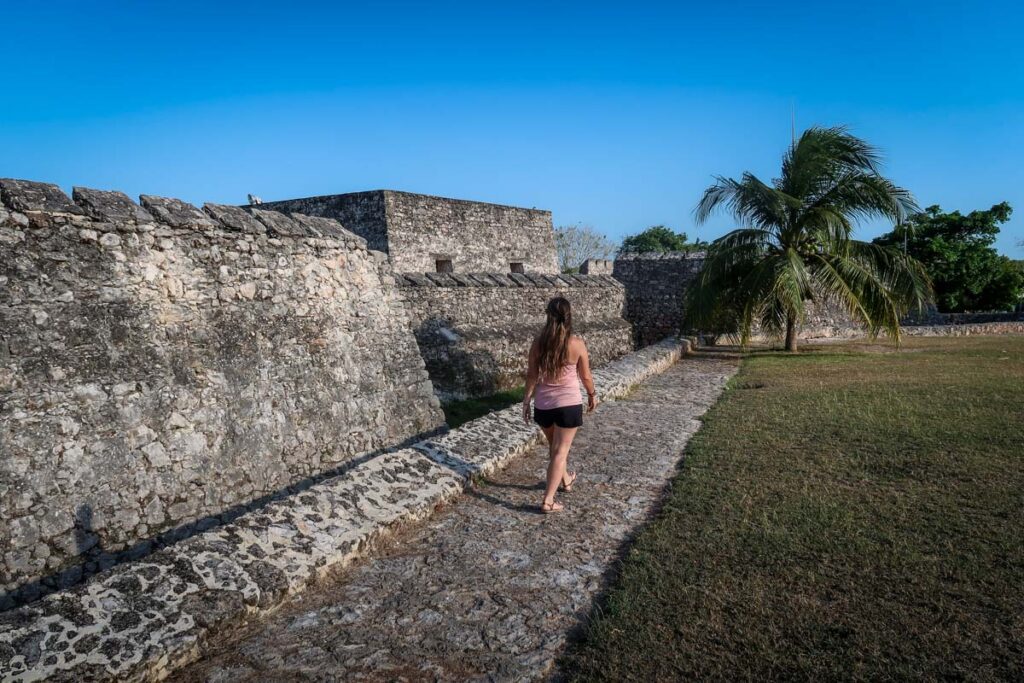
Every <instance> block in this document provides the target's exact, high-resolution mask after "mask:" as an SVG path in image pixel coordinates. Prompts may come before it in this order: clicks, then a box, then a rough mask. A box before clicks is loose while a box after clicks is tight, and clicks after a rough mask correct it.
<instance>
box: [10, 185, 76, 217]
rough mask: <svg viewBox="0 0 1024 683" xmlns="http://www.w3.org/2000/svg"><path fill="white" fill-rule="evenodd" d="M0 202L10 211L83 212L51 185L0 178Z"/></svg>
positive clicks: (57, 188)
mask: <svg viewBox="0 0 1024 683" xmlns="http://www.w3.org/2000/svg"><path fill="white" fill-rule="evenodd" d="M0 202H2V203H3V204H4V206H6V207H7V208H9V209H11V210H12V211H22V212H26V211H33V212H34V211H45V212H50V213H63V214H76V215H81V214H84V213H85V212H84V211H83V210H82V208H81V207H79V206H78V205H77V204H75V203H74V202H73V201H71V199H69V198H68V196H67V195H66V194H64V191H63V190H61V189H60V188H59V187H58V186H56V185H54V184H53V183H37V182H35V181H32V180H16V179H14V178H0Z"/></svg>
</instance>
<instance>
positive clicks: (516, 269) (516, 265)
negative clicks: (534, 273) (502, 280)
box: [508, 261, 526, 273]
mask: <svg viewBox="0 0 1024 683" xmlns="http://www.w3.org/2000/svg"><path fill="white" fill-rule="evenodd" d="M508 272H510V273H525V272H526V269H525V268H523V263H522V261H512V262H510V263H509V264H508Z"/></svg>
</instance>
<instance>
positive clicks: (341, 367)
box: [0, 180, 443, 607]
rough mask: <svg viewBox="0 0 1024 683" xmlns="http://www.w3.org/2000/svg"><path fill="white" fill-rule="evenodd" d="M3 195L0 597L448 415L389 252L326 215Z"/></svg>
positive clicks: (2, 602)
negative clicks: (396, 283) (291, 216)
mask: <svg viewBox="0 0 1024 683" xmlns="http://www.w3.org/2000/svg"><path fill="white" fill-rule="evenodd" d="M0 200H2V207H3V208H0V539H2V541H3V544H2V546H0V607H2V606H9V605H10V603H11V601H12V600H11V599H12V592H13V597H16V598H17V599H28V598H31V597H33V595H34V594H37V593H38V592H39V589H40V588H45V587H47V586H50V585H61V584H65V583H70V582H73V581H75V580H77V578H79V576H80V575H81V573H82V572H83V571H85V572H90V571H93V570H96V569H97V568H103V567H105V566H109V565H110V564H112V563H113V562H114V560H115V555H116V554H117V553H122V554H123V553H128V554H129V555H130V556H138V555H142V554H145V553H146V552H147V551H148V550H149V549H150V547H151V540H152V539H154V538H159V537H160V535H161V534H164V533H173V534H178V533H187V532H188V531H190V530H192V529H194V528H196V526H197V525H198V528H206V527H207V526H209V525H212V524H215V523H216V522H217V521H218V520H217V519H216V518H217V517H218V516H219V515H222V513H225V511H231V510H232V509H233V508H235V507H236V506H244V505H247V504H249V503H250V502H252V501H253V500H254V499H259V498H260V497H262V496H266V495H268V494H273V493H275V492H278V491H280V490H282V489H284V488H285V487H289V486H291V485H295V484H297V483H299V482H302V481H304V480H307V479H308V478H315V477H317V476H318V475H321V474H322V473H325V472H329V471H331V470H333V469H335V468H337V467H338V466H339V465H340V464H341V463H344V462H346V461H349V460H351V459H352V458H353V457H355V456H357V455H359V454H363V453H367V452H370V451H374V450H376V449H380V448H382V447H386V446H392V445H395V444H396V443H399V442H403V441H406V440H409V439H411V438H413V437H415V436H417V435H420V434H423V433H428V432H431V431H433V430H435V429H436V428H438V427H439V426H441V425H442V424H443V416H442V414H441V412H440V410H439V408H438V403H437V400H436V398H435V397H434V396H433V389H432V386H431V384H430V381H429V379H428V376H427V374H426V371H425V369H424V365H423V361H422V359H421V357H420V355H419V351H418V349H417V346H416V342H415V339H414V337H413V335H412V334H411V333H410V328H409V320H408V318H407V316H406V315H405V312H404V309H403V307H402V305H401V299H400V295H399V294H398V292H397V290H396V288H395V287H394V279H393V277H392V275H391V273H390V268H389V266H388V264H387V260H386V258H385V257H384V255H383V254H380V253H377V252H370V251H368V250H367V249H366V245H365V242H364V241H363V240H362V239H361V238H359V237H357V236H355V235H353V234H351V233H349V232H347V231H345V230H343V229H342V228H341V227H340V226H339V225H338V224H337V223H336V222H334V221H328V220H324V219H311V218H306V217H299V216H296V217H295V218H294V219H289V218H287V217H285V216H283V215H282V214H278V213H274V212H267V211H259V210H254V211H252V212H251V213H248V212H246V211H243V210H242V209H238V208H235V207H226V206H215V205H207V206H206V207H205V211H200V210H198V209H196V208H195V207H193V206H191V205H189V204H186V203H184V202H181V201H179V200H174V199H164V198H159V197H147V196H143V198H142V206H141V207H140V206H138V205H136V204H134V203H133V202H132V201H131V200H129V199H128V198H127V197H126V196H125V195H123V194H120V193H110V192H99V191H95V190H87V189H76V191H75V201H74V202H72V201H71V200H69V199H68V198H67V196H66V195H64V194H63V193H62V192H61V191H60V190H59V189H58V188H57V187H56V186H53V185H43V184H39V183H27V182H24V181H11V180H3V181H0ZM19 587H20V588H19ZM16 589H17V590H16Z"/></svg>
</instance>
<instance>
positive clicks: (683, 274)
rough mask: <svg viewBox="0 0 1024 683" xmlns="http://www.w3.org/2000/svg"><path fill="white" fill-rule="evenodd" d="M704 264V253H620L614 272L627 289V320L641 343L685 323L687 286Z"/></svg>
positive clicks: (672, 333) (666, 333)
mask: <svg viewBox="0 0 1024 683" xmlns="http://www.w3.org/2000/svg"><path fill="white" fill-rule="evenodd" d="M703 266H704V254H703V253H692V254H691V253H683V252H668V253H644V254H628V253H626V254H619V255H618V256H616V257H615V263H614V265H613V270H612V275H613V276H614V277H615V279H616V280H618V281H619V282H621V283H622V284H623V286H624V287H625V292H626V309H625V310H626V320H628V321H629V322H630V324H632V325H633V333H634V335H635V339H636V343H637V345H638V346H647V345H648V344H653V343H655V342H658V341H660V340H662V339H664V338H665V337H667V336H669V335H674V334H679V332H680V331H681V329H682V326H683V302H684V297H685V293H686V288H687V287H688V286H689V285H690V284H691V283H692V282H693V281H694V280H695V279H696V277H697V274H698V273H699V272H700V269H701V268H702V267H703Z"/></svg>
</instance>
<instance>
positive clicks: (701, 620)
mask: <svg viewBox="0 0 1024 683" xmlns="http://www.w3.org/2000/svg"><path fill="white" fill-rule="evenodd" d="M562 664H563V667H564V668H563V671H564V672H565V673H566V674H567V675H568V677H569V678H570V679H574V680H585V681H591V680H607V681H620V680H641V681H655V680H678V679H681V678H682V679H687V678H702V679H703V678H726V679H748V680H749V679H763V678H766V677H770V678H794V679H805V680H806V679H817V680H827V679H836V678H839V679H903V678H914V679H938V678H944V679H954V680H955V679H971V680H991V679H1015V680H1022V679H1024V338H1022V337H989V338H978V337H966V338H955V339H948V338H946V339H910V340H909V341H907V342H906V344H905V346H904V347H903V349H902V350H900V351H899V352H894V351H893V349H892V348H891V347H886V346H884V345H879V344H876V345H868V344H847V345H842V346H837V345H821V346H817V347H807V348H806V351H805V352H803V353H801V354H800V355H798V356H793V357H790V356H785V355H782V354H777V353H770V352H765V353H755V354H752V355H751V356H750V357H749V358H748V359H747V360H745V361H744V364H743V366H742V369H741V371H740V373H739V374H738V375H737V376H736V377H735V378H734V379H733V380H732V382H731V384H730V387H729V389H728V391H727V392H726V394H725V395H724V396H723V398H722V400H721V401H719V403H718V404H717V405H716V406H715V407H714V408H713V409H712V410H711V412H710V413H709V414H708V415H707V419H706V421H705V424H704V427H703V428H702V429H701V431H700V432H699V433H698V434H697V435H696V436H695V437H694V438H693V440H692V441H691V443H690V445H689V447H688V449H687V453H686V458H685V461H684V464H683V465H682V466H681V468H680V472H679V474H678V475H677V477H676V479H675V481H674V482H673V485H672V488H671V491H670V492H669V493H668V494H667V499H666V503H665V506H664V508H663V509H662V510H661V512H660V514H659V515H658V517H657V518H656V520H655V521H654V522H653V523H652V524H651V525H650V526H648V527H647V528H646V529H645V530H644V531H643V532H642V533H641V534H640V535H639V537H638V538H637V539H636V541H635V543H634V544H633V545H632V547H631V549H630V550H629V552H628V553H627V555H626V557H625V559H624V561H623V565H622V566H621V568H620V574H619V576H618V578H617V579H616V581H615V584H614V585H613V587H612V588H611V590H610V592H609V593H608V595H607V596H606V598H605V599H604V600H603V602H602V603H601V607H600V608H599V609H598V610H596V612H595V614H594V615H593V616H592V619H591V621H590V623H589V625H588V627H587V630H586V633H585V636H584V638H583V640H582V641H581V642H579V643H577V644H575V645H574V646H573V647H572V648H571V649H570V652H569V654H568V655H567V656H566V658H565V659H564V660H563V662H562Z"/></svg>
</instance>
